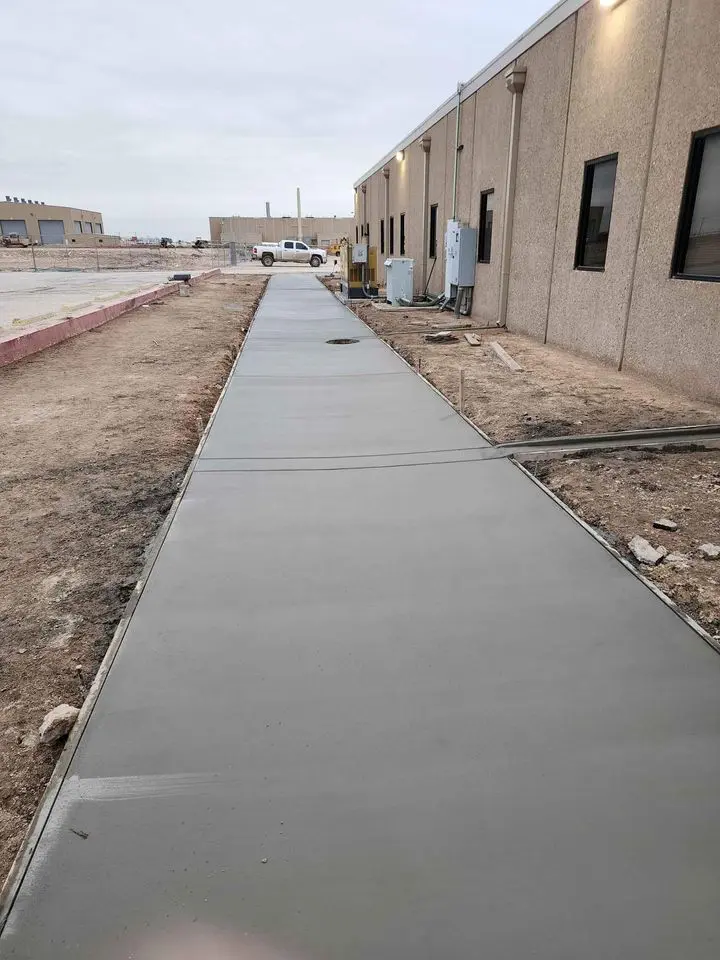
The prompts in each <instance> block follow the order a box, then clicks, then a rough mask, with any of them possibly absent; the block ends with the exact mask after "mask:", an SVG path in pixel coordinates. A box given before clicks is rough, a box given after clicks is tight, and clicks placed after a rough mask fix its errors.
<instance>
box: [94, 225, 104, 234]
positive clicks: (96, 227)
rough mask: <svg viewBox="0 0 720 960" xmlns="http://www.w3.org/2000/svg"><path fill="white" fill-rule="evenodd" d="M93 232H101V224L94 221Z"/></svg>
mask: <svg viewBox="0 0 720 960" xmlns="http://www.w3.org/2000/svg"><path fill="white" fill-rule="evenodd" d="M93 233H102V224H101V223H94V224H93Z"/></svg>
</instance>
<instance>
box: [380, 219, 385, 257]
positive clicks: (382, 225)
mask: <svg viewBox="0 0 720 960" xmlns="http://www.w3.org/2000/svg"><path fill="white" fill-rule="evenodd" d="M380 256H381V257H384V256H385V220H384V219H383V218H382V217H381V218H380Z"/></svg>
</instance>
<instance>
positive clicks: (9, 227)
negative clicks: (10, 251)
mask: <svg viewBox="0 0 720 960" xmlns="http://www.w3.org/2000/svg"><path fill="white" fill-rule="evenodd" d="M11 233H17V235H18V236H20V237H26V236H27V235H28V232H27V224H26V223H25V221H24V220H0V234H2V236H3V237H7V236H9V235H10V234H11Z"/></svg>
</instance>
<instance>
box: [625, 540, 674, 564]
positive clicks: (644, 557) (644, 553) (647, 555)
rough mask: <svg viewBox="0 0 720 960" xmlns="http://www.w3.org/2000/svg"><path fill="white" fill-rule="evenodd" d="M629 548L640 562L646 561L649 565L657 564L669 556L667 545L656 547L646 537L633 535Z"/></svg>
mask: <svg viewBox="0 0 720 960" xmlns="http://www.w3.org/2000/svg"><path fill="white" fill-rule="evenodd" d="M628 548H629V550H630V552H631V553H632V555H633V556H634V557H635V559H636V560H637V561H638V563H645V564H647V565H648V566H649V567H655V566H657V565H658V563H660V561H661V560H662V559H663V557H665V556H667V550H666V549H665V547H658V548H657V549H655V547H653V545H652V544H651V543H649V542H648V541H647V540H646V539H645V538H644V537H633V538H632V540H631V541H630V542H629V543H628Z"/></svg>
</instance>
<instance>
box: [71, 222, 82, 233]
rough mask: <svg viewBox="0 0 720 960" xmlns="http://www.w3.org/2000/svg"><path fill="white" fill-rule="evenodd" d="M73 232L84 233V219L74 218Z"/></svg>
mask: <svg viewBox="0 0 720 960" xmlns="http://www.w3.org/2000/svg"><path fill="white" fill-rule="evenodd" d="M73 232H74V233H82V220H73Z"/></svg>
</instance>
